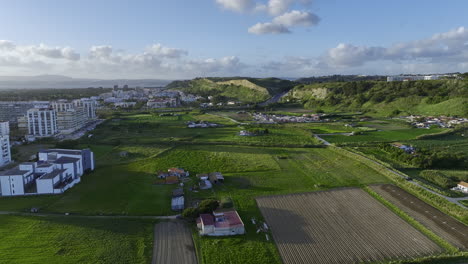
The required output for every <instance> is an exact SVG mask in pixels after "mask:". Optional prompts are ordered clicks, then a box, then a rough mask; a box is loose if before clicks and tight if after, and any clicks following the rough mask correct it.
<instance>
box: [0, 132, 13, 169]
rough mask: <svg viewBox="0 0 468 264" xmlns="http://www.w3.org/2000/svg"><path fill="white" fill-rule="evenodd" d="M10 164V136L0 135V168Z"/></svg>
mask: <svg viewBox="0 0 468 264" xmlns="http://www.w3.org/2000/svg"><path fill="white" fill-rule="evenodd" d="M10 162H11V150H10V136H9V135H6V136H2V135H0V167H2V166H4V165H6V164H8V163H10Z"/></svg>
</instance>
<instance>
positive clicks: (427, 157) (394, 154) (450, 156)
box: [379, 143, 468, 169]
mask: <svg viewBox="0 0 468 264" xmlns="http://www.w3.org/2000/svg"><path fill="white" fill-rule="evenodd" d="M379 147H380V148H381V149H383V150H384V151H386V152H387V153H389V155H390V157H391V158H392V159H395V160H398V161H401V162H404V163H406V164H410V165H413V166H416V167H418V168H423V169H429V168H432V169H435V168H437V169H453V168H459V169H465V168H468V161H467V160H466V158H465V155H463V153H452V152H448V151H440V150H438V151H431V150H428V149H424V148H421V149H418V150H417V151H416V153H414V154H410V153H407V152H405V151H404V150H402V149H399V148H396V147H394V146H392V145H389V144H385V143H382V144H380V145H379Z"/></svg>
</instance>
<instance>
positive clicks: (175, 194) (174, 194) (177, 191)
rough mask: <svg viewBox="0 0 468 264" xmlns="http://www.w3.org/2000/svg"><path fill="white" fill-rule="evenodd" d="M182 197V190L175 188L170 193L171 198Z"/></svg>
mask: <svg viewBox="0 0 468 264" xmlns="http://www.w3.org/2000/svg"><path fill="white" fill-rule="evenodd" d="M179 196H184V189H182V188H177V189H174V190H173V191H172V197H179Z"/></svg>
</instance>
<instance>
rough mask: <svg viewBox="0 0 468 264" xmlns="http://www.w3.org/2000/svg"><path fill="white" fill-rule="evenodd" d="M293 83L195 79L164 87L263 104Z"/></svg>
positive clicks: (273, 80)
mask: <svg viewBox="0 0 468 264" xmlns="http://www.w3.org/2000/svg"><path fill="white" fill-rule="evenodd" d="M294 85H295V83H294V82H291V81H287V80H281V79H277V78H264V79H257V78H243V77H232V78H196V79H193V80H186V81H174V82H172V83H170V84H168V85H167V86H166V88H167V89H170V90H180V91H183V92H185V93H190V94H196V95H200V96H203V97H208V96H214V97H218V98H220V99H222V100H235V101H241V102H248V103H257V102H263V101H265V100H267V99H269V98H270V97H272V96H274V95H276V94H278V93H281V92H283V91H286V90H288V89H291V88H293V87H294Z"/></svg>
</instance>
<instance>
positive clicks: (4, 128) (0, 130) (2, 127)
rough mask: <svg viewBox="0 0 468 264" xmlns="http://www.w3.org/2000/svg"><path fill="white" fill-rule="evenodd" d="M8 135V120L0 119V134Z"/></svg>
mask: <svg viewBox="0 0 468 264" xmlns="http://www.w3.org/2000/svg"><path fill="white" fill-rule="evenodd" d="M9 135H10V122H9V121H0V136H9Z"/></svg>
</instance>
